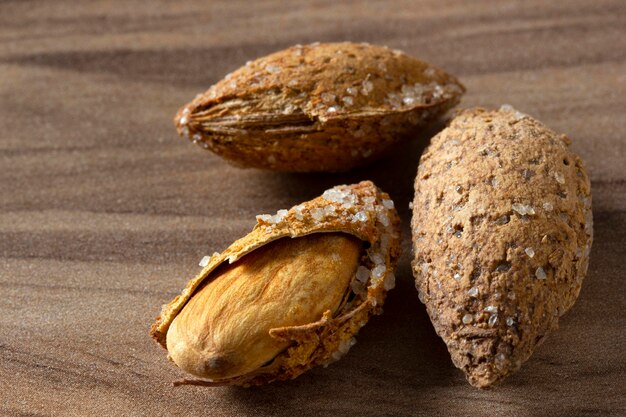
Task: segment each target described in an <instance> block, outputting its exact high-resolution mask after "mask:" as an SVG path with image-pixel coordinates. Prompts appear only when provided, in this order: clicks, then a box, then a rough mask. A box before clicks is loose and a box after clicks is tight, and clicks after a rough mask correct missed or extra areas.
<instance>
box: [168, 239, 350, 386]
mask: <svg viewBox="0 0 626 417" xmlns="http://www.w3.org/2000/svg"><path fill="white" fill-rule="evenodd" d="M361 249H362V242H361V241H360V240H359V239H357V238H355V237H353V236H350V235H348V234H343V233H316V234H312V235H308V236H303V237H299V238H295V239H290V238H282V239H279V240H277V241H274V242H271V243H268V244H266V245H264V246H262V247H261V248H259V249H256V250H254V251H253V252H251V253H249V254H247V255H245V256H244V257H243V258H241V259H240V260H238V261H237V262H235V263H234V264H232V265H223V266H221V267H220V268H218V269H217V270H215V271H214V272H213V276H212V277H211V276H209V277H208V278H207V283H206V284H204V285H203V286H202V287H200V289H198V290H197V292H196V293H195V294H194V295H193V296H192V298H191V300H189V302H188V303H187V304H186V305H185V306H184V307H183V309H182V310H181V311H180V313H179V314H178V315H177V316H176V318H175V319H174V320H173V322H172V324H171V326H170V328H169V330H168V332H167V348H168V351H169V353H170V357H171V358H172V360H173V361H174V362H175V363H176V365H177V366H178V367H180V368H181V369H183V370H185V371H187V372H189V373H191V374H193V375H195V376H198V377H202V378H208V379H211V380H221V379H226V378H232V377H237V376H240V375H245V374H248V373H250V372H253V371H255V370H257V369H258V368H260V367H262V366H263V365H264V364H266V363H268V362H270V361H271V360H272V359H273V358H274V357H276V356H277V355H278V354H279V353H281V352H282V351H284V350H285V349H286V348H287V347H288V346H289V345H290V343H289V342H288V341H282V340H278V339H275V338H273V337H271V336H270V334H269V331H270V330H271V329H274V328H279V327H286V326H298V325H303V324H307V323H312V322H315V321H317V320H320V319H321V318H322V315H323V314H324V313H325V312H327V311H330V312H332V313H333V314H334V313H336V312H337V311H338V310H339V309H340V307H341V306H342V304H343V302H344V299H345V296H346V294H347V293H348V292H349V285H350V281H351V279H352V277H353V276H354V274H355V271H356V269H357V267H358V264H359V258H360V256H361Z"/></svg>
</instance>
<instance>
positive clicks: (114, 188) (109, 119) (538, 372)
mask: <svg viewBox="0 0 626 417" xmlns="http://www.w3.org/2000/svg"><path fill="white" fill-rule="evenodd" d="M625 12H626V4H625V3H624V2H623V1H619V0H614V1H593V2H590V1H583V0H575V1H563V2H556V1H555V2H547V1H540V0H536V1H524V2H512V1H506V2H504V1H503V2H495V1H493V2H489V1H471V2H470V1H462V0H450V1H448V0H446V1H441V0H438V1H435V0H432V1H421V2H408V1H398V2H389V1H386V2H374V1H371V2H361V3H358V2H338V1H318V2H306V3H305V4H303V5H302V6H297V5H295V4H287V2H284V4H283V2H281V1H264V2H244V1H238V0H230V1H211V2H200V1H176V2H148V1H141V0H137V1H131V2H123V1H119V2H100V3H98V4H96V3H95V2H86V1H78V0H76V1H70V0H60V1H54V2H53V1H46V2H35V1H28V2H27V1H4V2H2V3H1V4H0V109H1V111H0V128H1V130H0V291H1V293H0V294H1V297H0V414H1V415H9V416H35V415H37V416H39V415H59V416H88V415H97V416H101V415H111V416H136V415H145V416H158V415H164V416H165V415H168V416H169V415H172V416H187V415H212V416H248V415H250V416H263V415H285V416H299V417H300V416H341V415H350V416H357V415H358V416H381V415H387V416H398V415H428V416H432V415H443V416H449V415H463V416H474V415H487V416H489V415H497V416H532V415H543V416H546V415H560V416H574V415H615V416H618V415H626V399H625V396H626V389H625V384H624V381H625V380H626V352H625V341H626V338H625V336H624V333H625V330H626V318H625V317H626V315H625V313H624V311H625V310H626V301H625V300H626V295H625V294H626V286H625V285H624V278H625V272H624V271H625V267H624V264H625V262H626V250H625V246H626V245H625V242H626V167H625V162H626V139H625V137H624V125H625V123H624V121H625V118H624V110H625V108H626V107H625V105H626V88H625V79H626V41H625V39H626V31H625V30H624V24H625V21H626V20H625V18H626V13H625ZM335 40H354V41H368V42H372V43H380V44H386V45H389V46H392V47H394V48H401V49H404V50H406V51H407V52H408V53H410V54H412V55H414V56H417V57H420V58H422V59H424V60H427V61H430V62H432V63H434V64H436V65H438V66H441V67H443V68H445V69H446V70H448V71H450V72H451V73H453V74H456V75H457V76H459V77H460V78H461V80H462V81H463V82H464V83H465V85H466V86H467V88H468V93H467V95H466V96H465V98H464V100H463V106H475V105H482V106H488V107H494V106H497V107H499V106H500V105H501V104H502V103H509V104H512V105H514V106H515V107H517V108H519V109H520V110H522V111H524V112H526V113H529V114H531V115H533V116H535V117H537V118H538V119H540V120H542V121H543V122H545V123H546V124H547V125H548V126H551V127H552V128H554V129H555V130H557V131H561V132H565V133H568V134H569V135H570V136H571V137H572V138H573V140H574V145H573V148H574V150H575V151H576V152H577V153H579V154H580V155H581V156H582V157H583V159H584V160H585V161H586V163H587V166H588V168H589V170H590V173H591V178H592V181H593V196H594V202H593V204H594V217H595V233H596V235H595V236H596V238H595V243H594V246H593V250H592V254H591V256H592V257H591V266H590V268H589V275H588V277H587V280H586V281H585V284H584V287H583V290H582V293H581V295H580V299H579V300H578V303H577V304H576V305H575V307H574V308H573V309H572V310H571V311H570V312H569V313H568V314H567V315H566V316H565V317H564V318H563V320H562V323H561V329H560V330H559V331H558V332H557V333H555V334H554V335H553V336H552V337H550V338H549V339H548V341H547V342H546V343H545V344H544V345H542V346H541V347H540V348H539V349H538V350H537V352H536V353H535V355H534V356H533V358H532V359H531V360H530V361H529V362H528V363H527V364H526V365H525V366H524V367H523V368H522V370H521V371H520V372H519V373H518V374H516V375H515V376H513V377H511V378H510V379H508V380H507V381H506V382H505V383H504V384H503V385H501V386H499V387H497V388H495V389H492V390H488V391H480V390H477V389H474V388H472V387H470V386H469V385H468V384H467V383H466V382H465V380H464V378H463V376H462V374H461V372H460V371H458V370H457V369H455V368H454V367H453V365H452V364H451V362H450V359H449V355H448V353H447V351H446V349H445V346H444V344H443V343H442V342H441V341H440V340H439V339H438V338H437V336H436V335H435V333H434V331H433V328H432V326H431V324H430V322H429V320H428V317H427V315H426V313H425V310H424V308H423V306H422V305H421V304H420V303H419V301H418V298H417V292H416V291H415V290H414V287H413V283H412V277H411V272H410V269H409V260H410V245H409V242H410V239H409V229H408V224H409V218H410V213H409V210H408V202H409V201H410V200H411V198H412V193H413V191H412V182H413V178H414V174H415V171H416V166H417V161H418V158H419V154H420V152H421V151H422V149H423V148H424V146H425V144H426V143H427V141H428V138H429V137H430V136H432V134H434V133H435V132H436V130H437V129H440V128H441V126H436V127H434V128H432V129H430V130H428V131H425V132H424V133H423V134H422V135H420V137H418V138H416V140H415V141H414V142H413V143H411V144H408V145H407V146H406V148H405V149H404V150H403V151H402V152H401V153H400V154H399V155H398V156H397V157H395V158H393V159H387V160H384V161H381V162H379V163H376V164H374V165H372V166H369V167H366V168H363V169H360V170H357V171H354V172H351V173H348V174H342V175H285V174H276V173H271V172H262V171H256V170H241V169H237V168H234V167H231V166H229V165H227V164H225V163H224V162H223V161H222V160H220V159H219V158H217V157H215V156H213V155H212V154H210V153H208V152H204V151H202V150H201V149H199V148H197V147H195V146H193V145H191V144H190V143H188V142H186V141H183V140H181V139H178V138H177V135H176V134H175V132H174V129H173V125H172V117H173V115H174V112H175V111H176V109H177V108H178V107H179V106H180V105H182V104H184V103H185V102H187V101H188V100H189V99H191V98H192V97H194V95H195V94H196V93H199V92H201V91H203V90H204V89H206V88H207V87H208V86H209V85H210V84H211V83H213V82H215V81H217V80H218V79H220V78H221V77H222V76H223V75H224V74H226V73H227V72H229V71H230V70H232V69H234V68H236V67H238V66H240V65H241V64H243V63H244V62H245V61H246V60H249V59H253V58H255V57H258V56H261V55H264V54H266V53H269V52H271V51H274V50H278V49H282V48H283V47H286V46H288V45H291V44H295V43H307V42H313V41H335ZM361 179H372V180H374V181H375V182H376V183H377V184H378V185H379V186H381V187H382V188H383V189H385V190H387V191H388V192H389V193H390V194H391V195H392V197H393V198H394V199H395V200H396V203H397V206H399V208H400V214H401V216H402V218H403V221H404V231H405V237H404V245H403V246H404V249H405V252H404V255H403V257H402V260H401V263H400V266H399V269H398V271H397V277H398V288H397V289H396V290H395V291H393V292H392V293H391V294H390V296H389V298H388V302H387V304H386V307H385V314H383V315H382V316H379V317H376V318H375V319H373V320H372V321H371V322H370V324H369V325H368V326H366V327H365V328H364V329H363V330H362V332H361V333H360V335H359V337H358V342H359V343H358V344H357V345H356V346H355V347H354V348H353V349H352V351H351V352H350V353H349V354H348V355H347V356H346V357H345V358H344V359H343V360H341V361H339V362H337V363H335V364H333V365H331V366H330V367H328V368H326V369H324V368H318V369H314V370H313V371H311V372H309V373H307V374H305V375H303V376H302V377H300V378H298V379H296V380H294V381H292V382H288V383H276V384H272V385H270V386H266V387H261V388H255V389H241V388H229V387H224V388H215V389H207V388H202V387H179V388H173V387H172V386H171V382H172V381H173V380H175V379H177V378H179V377H180V376H181V373H180V372H179V371H178V370H177V369H176V368H175V367H174V366H172V365H171V364H169V363H168V362H167V361H166V358H165V352H164V351H163V350H162V349H161V348H159V347H158V346H157V345H156V344H155V343H154V342H153V341H152V340H151V339H150V338H149V337H148V328H149V326H150V324H151V323H152V319H153V317H154V316H156V315H157V314H158V312H159V310H160V306H161V304H163V303H165V302H167V301H169V300H170V299H171V298H172V297H173V296H174V295H175V294H177V291H179V290H180V288H181V287H182V286H183V285H184V284H185V283H186V281H187V280H188V279H189V278H190V277H191V276H193V275H194V274H195V273H196V272H197V271H198V266H197V264H198V260H199V259H200V258H201V257H202V256H203V255H205V254H207V253H212V252H213V251H215V250H222V249H224V248H225V247H226V246H227V245H228V244H229V243H230V242H231V241H233V240H234V239H236V238H238V237H240V236H242V235H243V234H245V233H246V232H247V231H248V230H250V229H251V227H252V226H253V225H254V223H255V220H254V216H255V215H256V214H259V213H267V212H271V213H273V212H275V211H276V210H277V209H280V208H285V207H290V206H291V205H293V204H295V203H297V202H300V201H302V200H305V199H308V198H311V197H313V196H315V195H318V194H319V193H320V192H322V191H323V190H324V189H326V188H327V187H330V186H332V185H335V184H338V183H352V182H355V181H358V180H361Z"/></svg>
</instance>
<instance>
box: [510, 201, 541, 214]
mask: <svg viewBox="0 0 626 417" xmlns="http://www.w3.org/2000/svg"><path fill="white" fill-rule="evenodd" d="M511 208H512V209H513V210H514V211H516V212H517V213H518V214H520V215H522V216H524V215H527V214H528V215H533V214H535V209H533V208H532V207H531V206H527V205H524V204H520V203H513V204H511Z"/></svg>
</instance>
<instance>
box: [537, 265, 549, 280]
mask: <svg viewBox="0 0 626 417" xmlns="http://www.w3.org/2000/svg"><path fill="white" fill-rule="evenodd" d="M535 276H536V277H537V279H546V278H547V275H546V271H544V269H543V268H542V267H539V268H537V270H536V271H535Z"/></svg>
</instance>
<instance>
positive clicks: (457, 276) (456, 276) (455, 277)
mask: <svg viewBox="0 0 626 417" xmlns="http://www.w3.org/2000/svg"><path fill="white" fill-rule="evenodd" d="M453 278H454V279H455V280H456V281H460V280H461V274H459V273H458V272H456V273H455V274H454V275H453Z"/></svg>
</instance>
